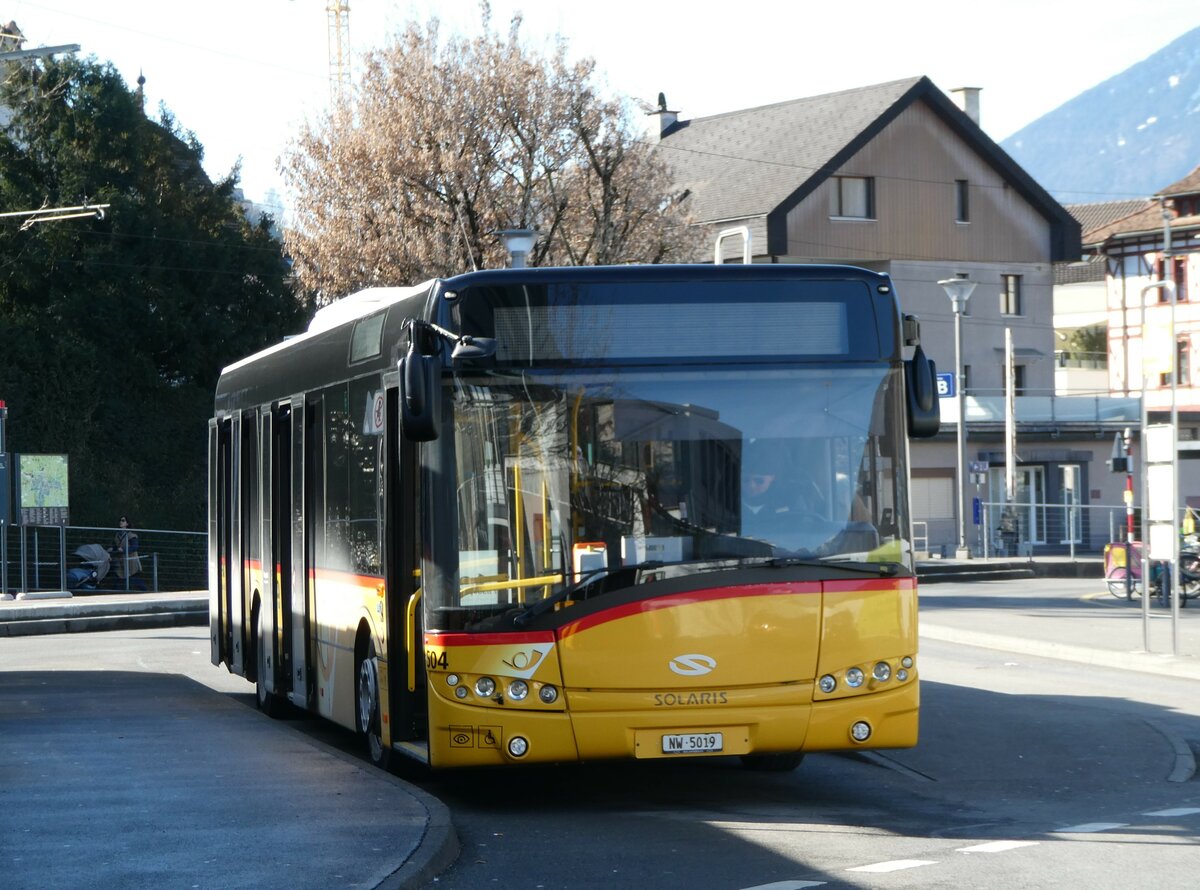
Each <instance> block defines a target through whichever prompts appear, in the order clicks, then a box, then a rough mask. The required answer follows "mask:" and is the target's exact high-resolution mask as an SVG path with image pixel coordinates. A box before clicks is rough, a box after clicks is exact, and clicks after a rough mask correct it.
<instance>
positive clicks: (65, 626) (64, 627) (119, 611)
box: [0, 590, 208, 637]
mask: <svg viewBox="0 0 1200 890" xmlns="http://www.w3.org/2000/svg"><path fill="white" fill-rule="evenodd" d="M205 624H208V592H207V591H202V590H193V591H185V592H182V593H125V592H108V593H87V594H74V595H71V594H64V593H38V594H32V595H31V596H30V597H29V598H26V599H3V598H0V637H18V636H28V635H30V634H62V633H78V632H81V631H94V630H126V629H128V628H132V627H183V626H186V625H205Z"/></svg>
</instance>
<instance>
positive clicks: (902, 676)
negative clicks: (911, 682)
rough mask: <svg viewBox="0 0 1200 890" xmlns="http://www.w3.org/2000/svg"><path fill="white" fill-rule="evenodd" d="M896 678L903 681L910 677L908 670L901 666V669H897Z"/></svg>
mask: <svg viewBox="0 0 1200 890" xmlns="http://www.w3.org/2000/svg"><path fill="white" fill-rule="evenodd" d="M896 679H897V680H899V681H900V682H901V683H903V682H904V681H905V680H907V679H908V671H906V670H905V669H904V668H900V670H898V671H896Z"/></svg>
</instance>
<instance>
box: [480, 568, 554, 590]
mask: <svg viewBox="0 0 1200 890" xmlns="http://www.w3.org/2000/svg"><path fill="white" fill-rule="evenodd" d="M562 579H563V576H562V573H561V572H560V573H559V574H557V575H542V576H540V577H537V578H509V579H507V580H505V581H484V582H483V583H481V584H467V585H465V586H463V587H460V588H459V589H458V592H459V594H464V593H482V592H483V591H485V590H507V589H508V588H509V587H522V588H524V587H540V586H541V585H543V584H561V583H562Z"/></svg>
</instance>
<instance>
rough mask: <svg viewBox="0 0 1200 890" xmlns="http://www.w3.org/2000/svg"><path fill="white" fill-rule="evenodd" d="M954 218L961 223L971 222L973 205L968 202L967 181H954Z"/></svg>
mask: <svg viewBox="0 0 1200 890" xmlns="http://www.w3.org/2000/svg"><path fill="white" fill-rule="evenodd" d="M954 207H955V210H954V214H955V215H954V218H955V219H956V220H957V221H958V222H960V223H965V222H970V221H971V205H970V204H969V203H968V200H967V181H966V180H965V179H956V180H954Z"/></svg>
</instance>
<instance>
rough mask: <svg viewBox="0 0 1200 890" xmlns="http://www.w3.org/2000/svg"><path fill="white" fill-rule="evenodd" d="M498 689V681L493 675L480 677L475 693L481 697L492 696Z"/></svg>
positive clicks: (476, 682)
mask: <svg viewBox="0 0 1200 890" xmlns="http://www.w3.org/2000/svg"><path fill="white" fill-rule="evenodd" d="M495 691H496V681H495V680H493V679H492V678H491V677H480V678H479V679H478V680H476V681H475V694H476V695H478V696H479V697H480V698H491V697H492V693H494V692H495Z"/></svg>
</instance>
